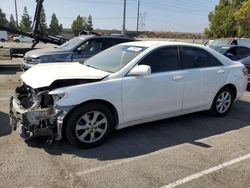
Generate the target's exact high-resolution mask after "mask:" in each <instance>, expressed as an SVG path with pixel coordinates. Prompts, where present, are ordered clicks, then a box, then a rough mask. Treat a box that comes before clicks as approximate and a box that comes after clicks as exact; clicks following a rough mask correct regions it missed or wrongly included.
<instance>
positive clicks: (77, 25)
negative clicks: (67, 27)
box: [71, 15, 86, 36]
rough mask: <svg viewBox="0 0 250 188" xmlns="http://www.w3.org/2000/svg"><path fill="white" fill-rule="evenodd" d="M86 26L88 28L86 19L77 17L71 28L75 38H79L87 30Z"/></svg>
mask: <svg viewBox="0 0 250 188" xmlns="http://www.w3.org/2000/svg"><path fill="white" fill-rule="evenodd" d="M85 26H86V21H85V18H83V17H81V16H80V15H79V16H77V18H76V20H74V21H73V23H72V25H71V28H72V31H73V32H74V34H75V36H77V35H79V33H80V32H81V31H82V30H83V29H84V28H85Z"/></svg>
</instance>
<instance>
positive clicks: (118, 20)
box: [0, 0, 219, 33]
mask: <svg viewBox="0 0 250 188" xmlns="http://www.w3.org/2000/svg"><path fill="white" fill-rule="evenodd" d="M218 1H219V0H140V2H141V6H140V21H139V23H140V25H139V30H147V31H175V32H197V33H200V32H203V31H204V28H205V27H207V26H208V25H209V22H208V14H209V12H211V11H213V10H214V7H215V5H216V4H218ZM123 3H124V0H44V4H43V5H44V8H45V13H46V16H47V23H50V19H51V15H52V14H53V13H55V14H56V15H57V18H58V20H59V22H60V23H62V24H63V27H64V28H70V27H71V24H72V22H73V20H74V19H76V17H77V15H81V16H84V17H88V15H89V14H90V15H91V16H92V17H93V25H94V28H99V29H121V28H122V17H123ZM137 5H138V0H127V11H126V29H127V30H136V23H137V7H138V6H137ZM24 6H26V7H27V9H28V12H29V14H30V16H31V17H32V19H33V16H34V12H35V7H36V3H35V0H17V7H18V16H19V21H20V19H21V15H22V13H23V8H24ZM0 8H1V9H2V10H3V12H4V13H6V15H7V18H8V19H9V17H10V14H14V13H15V8H14V0H0ZM48 25H49V24H48Z"/></svg>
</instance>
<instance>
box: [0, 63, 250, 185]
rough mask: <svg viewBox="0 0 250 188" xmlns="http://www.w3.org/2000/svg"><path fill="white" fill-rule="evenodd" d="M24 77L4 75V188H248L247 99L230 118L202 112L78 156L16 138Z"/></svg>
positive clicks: (60, 146)
mask: <svg viewBox="0 0 250 188" xmlns="http://www.w3.org/2000/svg"><path fill="white" fill-rule="evenodd" d="M16 61H19V60H18V59H13V60H12V63H16ZM0 63H4V62H0ZM19 76H20V73H19V72H15V71H14V72H13V71H12V72H3V71H2V72H1V71H0V187H3V188H8V187H46V188H47V187H143V188H146V187H162V186H166V185H168V184H170V185H169V187H174V186H175V185H179V187H192V188H193V187H237V188H239V187H242V188H245V187H250V145H249V143H250V115H249V114H250V92H247V91H246V93H245V95H244V96H243V97H242V98H241V100H240V101H238V102H236V104H235V105H234V106H233V108H232V111H231V112H230V113H229V115H228V116H227V117H223V118H216V117H212V116H210V115H208V114H207V113H206V112H201V113H194V114H190V115H185V116H181V117H176V118H171V119H167V120H163V121H157V122H153V123H148V124H143V125H139V126H135V127H131V128H126V129H123V130H120V131H116V132H114V134H113V135H112V136H111V138H110V139H108V141H107V142H106V143H105V144H104V145H102V146H100V147H97V148H93V149H87V150H80V149H75V148H74V147H72V146H71V145H70V144H68V143H67V142H66V141H62V142H55V143H54V144H52V145H48V144H46V143H45V141H46V140H45V139H42V138H38V139H32V140H29V141H24V140H22V139H21V138H20V137H19V136H18V135H17V134H16V133H15V132H12V131H11V127H10V125H9V119H8V111H9V107H8V104H9V97H10V96H11V94H12V93H13V91H14V88H15V87H16V86H17V85H18V79H19Z"/></svg>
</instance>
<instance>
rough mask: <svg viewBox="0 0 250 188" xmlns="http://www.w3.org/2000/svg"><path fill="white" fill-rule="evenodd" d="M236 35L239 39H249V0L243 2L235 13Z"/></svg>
mask: <svg viewBox="0 0 250 188" xmlns="http://www.w3.org/2000/svg"><path fill="white" fill-rule="evenodd" d="M235 20H236V21H237V34H238V36H239V37H250V0H248V1H246V2H244V3H243V4H242V5H241V7H240V8H239V10H238V11H236V13H235Z"/></svg>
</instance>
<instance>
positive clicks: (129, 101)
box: [122, 47, 184, 123]
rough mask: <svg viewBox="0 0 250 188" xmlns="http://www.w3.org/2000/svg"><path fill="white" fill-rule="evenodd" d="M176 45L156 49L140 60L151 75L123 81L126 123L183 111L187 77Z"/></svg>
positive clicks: (132, 77) (125, 78)
mask: <svg viewBox="0 0 250 188" xmlns="http://www.w3.org/2000/svg"><path fill="white" fill-rule="evenodd" d="M178 57H179V56H178V49H177V47H165V48H161V49H157V50H155V51H154V52H152V53H150V54H149V55H148V56H147V57H145V58H144V59H142V60H141V61H140V62H139V65H148V66H150V67H151V72H152V73H151V75H147V76H125V77H124V78H123V80H122V100H123V101H122V102H123V114H124V123H126V122H130V121H134V120H140V119H144V118H150V117H154V116H160V115H165V114H169V113H174V112H177V111H180V110H181V106H182V97H183V86H184V84H183V83H184V80H183V79H184V77H183V71H182V70H180V63H179V62H180V61H179V58H178Z"/></svg>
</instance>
